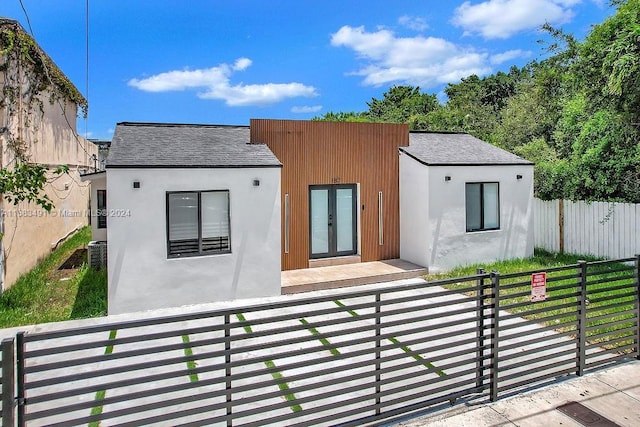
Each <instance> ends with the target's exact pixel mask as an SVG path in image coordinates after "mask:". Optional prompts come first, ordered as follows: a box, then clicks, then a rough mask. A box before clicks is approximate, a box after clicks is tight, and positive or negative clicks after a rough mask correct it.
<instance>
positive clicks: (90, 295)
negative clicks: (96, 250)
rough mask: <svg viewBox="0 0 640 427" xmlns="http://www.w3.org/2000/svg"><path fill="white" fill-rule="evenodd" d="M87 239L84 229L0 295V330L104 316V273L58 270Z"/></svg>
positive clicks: (105, 295)
mask: <svg viewBox="0 0 640 427" xmlns="http://www.w3.org/2000/svg"><path fill="white" fill-rule="evenodd" d="M90 239H91V228H90V227H84V228H82V229H81V230H79V231H78V232H77V233H76V234H74V235H73V236H72V237H70V238H69V239H67V240H66V241H65V242H64V243H63V244H62V245H60V247H58V248H57V249H56V250H55V251H53V252H52V253H51V254H50V255H49V256H47V257H46V258H45V259H44V260H42V261H41V262H40V263H38V265H36V266H35V267H34V268H33V269H32V270H31V271H29V272H28V273H26V274H24V275H22V276H21V277H20V278H19V279H18V280H17V281H16V283H15V284H14V285H13V286H12V287H11V288H9V289H8V290H6V291H5V292H3V293H2V295H0V328H9V327H13V326H21V325H30V324H36V323H46V322H59V321H63V320H71V319H82V318H87V317H99V316H104V315H105V314H106V313H107V272H106V269H102V270H100V271H95V270H93V269H91V268H88V267H87V266H86V264H85V265H83V266H82V267H80V268H79V269H77V270H58V267H59V266H60V265H61V264H62V263H63V262H64V261H65V260H66V259H67V258H69V256H71V254H72V253H73V252H74V251H75V250H76V249H78V248H81V247H84V246H86V245H87V243H89V241H90Z"/></svg>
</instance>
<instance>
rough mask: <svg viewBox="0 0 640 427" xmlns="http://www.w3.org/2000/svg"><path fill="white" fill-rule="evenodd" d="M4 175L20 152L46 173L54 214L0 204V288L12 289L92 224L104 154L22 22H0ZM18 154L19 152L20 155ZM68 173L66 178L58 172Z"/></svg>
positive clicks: (80, 102) (75, 96) (65, 83)
mask: <svg viewBox="0 0 640 427" xmlns="http://www.w3.org/2000/svg"><path fill="white" fill-rule="evenodd" d="M0 84H1V85H2V88H3V92H2V93H3V98H2V102H0V146H1V147H2V149H1V153H0V162H1V163H0V167H2V169H12V168H13V167H14V165H15V163H16V157H17V153H18V151H19V152H20V153H23V154H24V155H25V156H26V159H28V161H29V162H31V163H38V164H41V165H44V166H45V167H46V168H47V169H48V170H49V173H48V180H47V183H46V184H45V193H46V194H47V195H48V197H49V198H50V199H51V201H52V202H53V205H54V207H53V209H52V210H51V211H50V212H47V211H45V210H44V209H43V208H41V207H40V206H39V205H37V204H35V203H33V202H30V203H28V202H22V203H19V204H18V205H14V204H13V203H12V202H9V201H8V200H7V199H6V198H5V197H2V199H0V214H1V216H0V232H2V241H1V242H0V282H1V285H2V289H3V290H4V289H7V288H9V287H10V286H12V285H13V284H14V283H15V281H16V280H17V279H18V277H19V276H20V275H22V274H24V273H25V272H27V271H28V270H29V269H31V268H32V267H33V266H34V265H35V264H36V263H37V262H38V261H39V260H40V259H42V258H44V257H45V256H46V255H47V254H49V253H50V252H51V250H52V249H53V248H55V247H56V246H57V245H58V244H59V243H60V242H61V241H63V240H64V239H66V238H67V237H68V236H70V235H71V234H73V232H75V231H76V230H78V229H79V228H81V227H83V226H85V225H87V224H88V220H89V212H90V211H89V208H88V207H89V197H90V192H89V188H90V187H89V183H88V182H82V181H81V180H80V173H85V172H88V171H90V170H92V168H93V166H94V163H95V162H94V159H95V158H96V156H97V153H98V149H97V147H96V146H95V145H94V144H92V143H91V142H89V141H87V140H85V139H84V138H82V137H80V136H79V135H78V134H77V132H76V118H77V115H78V107H79V106H80V107H82V108H83V109H86V100H85V99H84V98H83V97H82V95H81V94H80V92H79V91H78V90H77V89H76V88H75V86H73V84H72V83H71V82H70V81H69V80H68V78H67V77H66V76H65V75H64V73H62V71H61V70H60V69H59V68H58V67H57V66H56V65H55V64H54V63H53V61H52V60H51V59H50V58H49V57H48V56H47V55H46V54H45V53H44V52H43V51H42V50H41V49H40V48H39V47H38V45H37V44H36V43H35V42H34V41H33V39H32V38H31V37H30V36H29V35H28V34H27V33H26V32H25V31H24V29H23V28H22V27H21V26H20V24H18V23H17V22H16V21H13V20H9V19H4V18H0ZM16 147H17V148H16ZM61 165H67V166H68V168H69V172H68V174H62V175H55V174H54V173H53V171H54V170H55V169H56V168H57V167H59V166H61Z"/></svg>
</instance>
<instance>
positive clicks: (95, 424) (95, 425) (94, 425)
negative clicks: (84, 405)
mask: <svg viewBox="0 0 640 427" xmlns="http://www.w3.org/2000/svg"><path fill="white" fill-rule="evenodd" d="M117 333H118V331H117V330H115V329H114V330H112V331H110V332H109V339H110V340H114V339H116V334H117ZM111 353H113V344H109V345H108V346H107V347H106V348H105V349H104V354H105V355H109V354H111ZM106 396H107V390H98V391H97V392H96V397H95V398H94V400H95V401H96V402H100V401H102V400H104V398H105V397H106ZM102 410H103V406H102V405H101V404H99V405H98V406H94V407H93V408H91V415H92V416H94V415H100V414H102ZM88 426H89V427H99V426H100V422H99V421H92V422H90V423H89V424H88Z"/></svg>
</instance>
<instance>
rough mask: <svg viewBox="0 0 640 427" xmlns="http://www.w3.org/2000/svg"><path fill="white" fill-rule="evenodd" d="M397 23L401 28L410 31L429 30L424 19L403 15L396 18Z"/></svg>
mask: <svg viewBox="0 0 640 427" xmlns="http://www.w3.org/2000/svg"><path fill="white" fill-rule="evenodd" d="M398 23H399V24H400V25H402V26H403V27H407V28H409V29H410V30H415V31H424V30H426V29H427V28H429V25H428V24H427V21H426V20H425V19H424V18H420V17H415V16H408V15H404V16H401V17H400V18H398Z"/></svg>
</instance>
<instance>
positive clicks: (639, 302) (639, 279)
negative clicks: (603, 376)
mask: <svg viewBox="0 0 640 427" xmlns="http://www.w3.org/2000/svg"><path fill="white" fill-rule="evenodd" d="M635 269H636V271H635V273H636V304H635V305H636V351H637V352H638V355H637V356H636V358H637V359H638V360H640V254H638V255H636V262H635Z"/></svg>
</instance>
